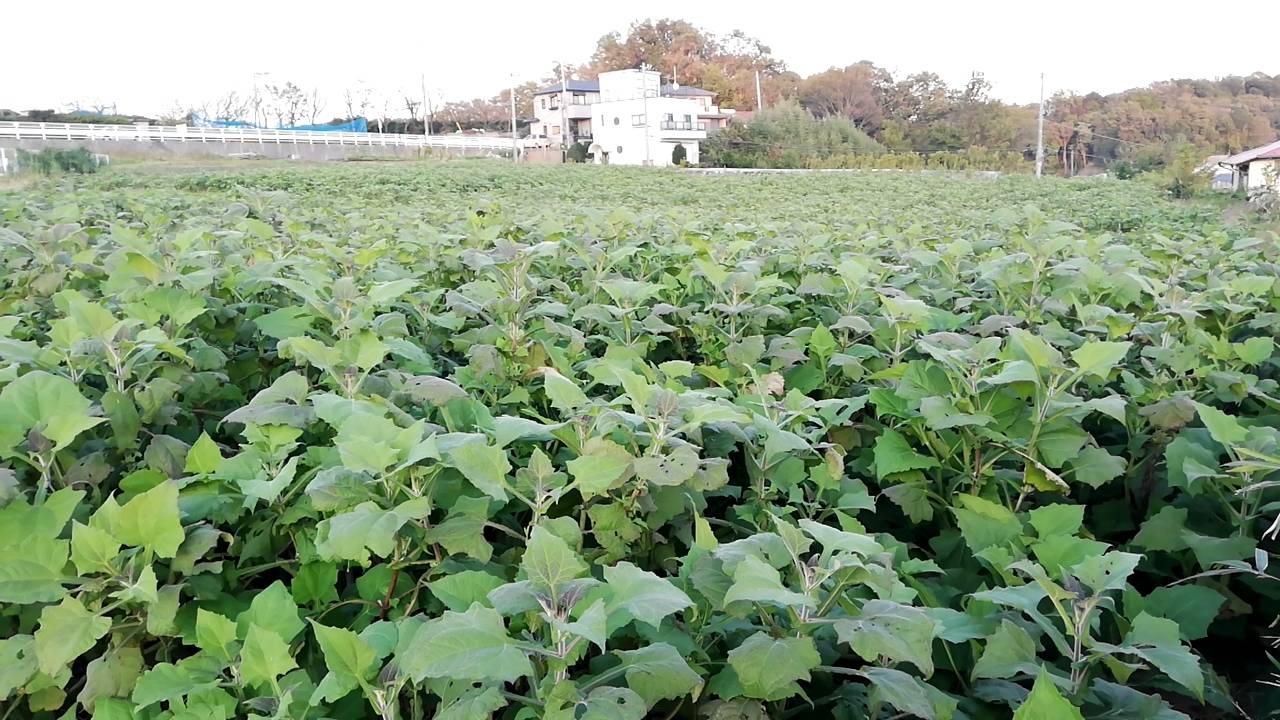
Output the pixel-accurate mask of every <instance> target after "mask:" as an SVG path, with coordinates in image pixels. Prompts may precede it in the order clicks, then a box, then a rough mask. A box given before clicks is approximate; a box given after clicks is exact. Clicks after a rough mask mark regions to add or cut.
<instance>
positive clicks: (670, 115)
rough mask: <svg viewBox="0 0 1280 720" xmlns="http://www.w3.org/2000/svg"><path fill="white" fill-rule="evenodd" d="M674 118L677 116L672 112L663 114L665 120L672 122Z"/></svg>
mask: <svg viewBox="0 0 1280 720" xmlns="http://www.w3.org/2000/svg"><path fill="white" fill-rule="evenodd" d="M674 119H675V117H674V116H673V115H672V114H671V113H666V114H664V115H663V116H662V120H663V122H671V121H672V120H674Z"/></svg>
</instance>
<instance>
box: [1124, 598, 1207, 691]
mask: <svg viewBox="0 0 1280 720" xmlns="http://www.w3.org/2000/svg"><path fill="white" fill-rule="evenodd" d="M1124 644H1125V645H1128V646H1131V647H1133V648H1136V649H1137V654H1138V655H1139V656H1141V657H1142V658H1143V659H1144V660H1146V661H1147V662H1149V663H1151V664H1152V665H1154V666H1155V667H1156V669H1158V670H1159V671H1160V672H1162V673H1164V674H1165V675H1168V676H1169V678H1170V679H1172V680H1173V681H1174V682H1176V683H1178V684H1179V685H1181V686H1183V687H1185V688H1186V689H1188V690H1190V691H1191V694H1192V695H1194V696H1195V697H1196V699H1198V700H1203V699H1204V673H1202V672H1201V670H1200V662H1199V661H1198V660H1197V659H1196V656H1195V655H1193V654H1192V653H1191V650H1189V649H1188V648H1187V647H1186V646H1185V645H1183V644H1182V642H1181V636H1180V634H1179V631H1178V624H1177V623H1176V622H1174V621H1172V620H1166V619H1165V618H1157V617H1152V616H1151V615H1148V614H1147V613H1145V612H1144V613H1140V614H1139V615H1138V617H1136V618H1134V619H1133V625H1132V626H1130V629H1129V634H1128V635H1126V636H1125V638H1124Z"/></svg>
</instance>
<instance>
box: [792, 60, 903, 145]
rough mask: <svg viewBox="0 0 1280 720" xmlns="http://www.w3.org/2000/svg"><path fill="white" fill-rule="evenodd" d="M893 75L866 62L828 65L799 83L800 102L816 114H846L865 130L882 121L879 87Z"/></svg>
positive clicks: (845, 116)
mask: <svg viewBox="0 0 1280 720" xmlns="http://www.w3.org/2000/svg"><path fill="white" fill-rule="evenodd" d="M892 80H893V78H892V76H891V75H890V74H889V72H888V71H887V70H883V69H881V68H878V67H876V66H875V65H873V64H871V63H869V62H866V61H864V62H860V63H857V64H855V65H850V66H848V67H845V68H831V69H829V70H827V71H825V72H821V73H818V74H817V75H811V76H809V77H807V78H805V79H804V80H803V81H802V82H801V83H800V104H801V106H803V107H804V108H805V109H806V110H808V111H809V112H811V113H813V114H814V116H815V117H819V118H826V117H843V118H848V119H849V120H851V121H852V122H853V124H854V125H856V126H857V127H858V128H860V129H861V130H863V131H864V132H869V133H875V132H878V131H879V130H880V128H881V127H882V126H883V125H884V119H885V117H884V98H883V97H882V91H883V89H884V88H885V87H887V86H888V85H889V84H890V83H891V82H892Z"/></svg>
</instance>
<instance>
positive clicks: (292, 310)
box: [253, 307, 315, 340]
mask: <svg viewBox="0 0 1280 720" xmlns="http://www.w3.org/2000/svg"><path fill="white" fill-rule="evenodd" d="M313 322H315V317H313V316H312V315H311V312H310V311H309V310H307V309H306V308H304V307H282V308H279V309H277V310H272V311H271V312H269V313H266V314H265V315H259V316H258V317H256V318H254V319H253V324H254V325H257V326H258V331H259V332H261V333H262V334H263V335H266V336H267V337H269V338H274V339H276V340H284V339H286V338H296V337H301V336H304V335H306V334H307V331H308V330H310V329H311V324H312V323H313Z"/></svg>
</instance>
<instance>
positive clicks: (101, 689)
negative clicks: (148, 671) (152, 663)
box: [76, 645, 143, 712]
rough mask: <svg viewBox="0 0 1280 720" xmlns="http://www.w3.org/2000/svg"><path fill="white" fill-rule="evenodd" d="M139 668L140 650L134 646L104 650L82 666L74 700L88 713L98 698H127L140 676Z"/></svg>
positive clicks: (141, 661) (141, 664) (140, 668)
mask: <svg viewBox="0 0 1280 720" xmlns="http://www.w3.org/2000/svg"><path fill="white" fill-rule="evenodd" d="M142 667H143V659H142V651H141V650H139V649H138V648H137V647H135V646H132V645H126V646H122V647H118V648H113V649H111V650H108V651H107V652H106V653H105V654H104V655H103V656H102V657H99V658H94V659H93V660H92V661H90V662H89V665H88V666H87V667H86V668H85V682H84V687H83V688H81V690H80V692H79V694H77V695H76V702H78V703H80V705H81V706H83V707H84V709H85V710H88V711H90V712H92V711H93V709H94V705H96V704H97V703H98V701H99V700H102V699H104V698H112V697H128V696H129V693H131V692H133V687H134V685H135V684H137V682H138V678H139V677H140V676H141V675H142Z"/></svg>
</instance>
